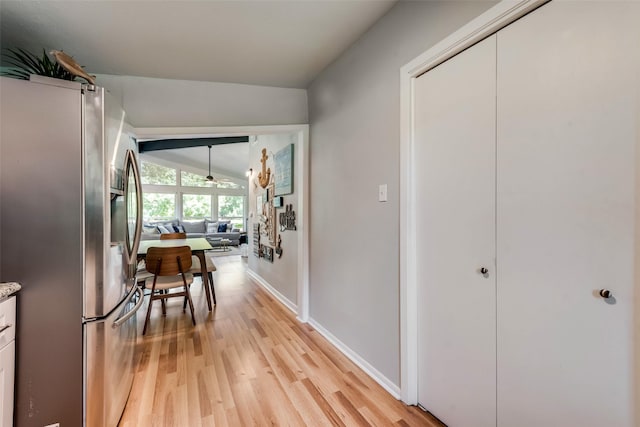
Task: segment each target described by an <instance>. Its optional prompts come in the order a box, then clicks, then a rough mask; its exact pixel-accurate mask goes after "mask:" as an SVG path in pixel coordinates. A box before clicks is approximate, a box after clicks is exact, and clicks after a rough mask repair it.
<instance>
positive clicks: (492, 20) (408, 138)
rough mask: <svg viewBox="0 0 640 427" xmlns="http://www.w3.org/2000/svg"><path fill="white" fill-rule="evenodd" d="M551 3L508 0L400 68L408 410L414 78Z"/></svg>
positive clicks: (414, 335) (413, 400) (413, 358)
mask: <svg viewBox="0 0 640 427" xmlns="http://www.w3.org/2000/svg"><path fill="white" fill-rule="evenodd" d="M548 1H549V0H517V1H514V0H503V1H501V2H500V3H498V4H497V5H495V6H494V7H492V8H491V9H489V10H487V11H486V12H485V13H483V14H482V15H480V16H478V17H477V18H475V19H474V20H472V21H471V22H469V23H468V24H466V25H465V26H463V27H462V28H460V29H459V30H457V31H456V32H454V33H453V34H451V35H450V36H449V37H447V38H445V39H444V40H442V41H441V42H439V43H437V44H436V45H434V46H433V47H431V48H430V49H428V50H427V51H426V52H424V53H423V54H421V55H419V56H418V57H416V58H415V59H413V60H412V61H411V62H409V63H407V64H406V65H404V66H403V67H402V68H401V69H400V170H401V173H400V230H402V232H401V233H400V393H401V398H402V401H403V402H405V403H407V404H409V405H416V404H418V308H419V307H418V300H417V295H418V277H417V272H416V271H417V269H416V266H417V262H418V260H417V255H416V239H417V237H416V221H417V218H416V212H415V206H416V200H417V196H416V192H415V188H416V185H415V170H416V168H417V167H418V165H416V164H415V163H414V156H413V154H414V148H415V147H414V145H415V141H414V132H413V130H414V99H415V94H414V83H415V79H416V78H418V77H419V76H420V75H422V74H424V73H425V72H427V71H429V70H430V69H432V68H434V67H436V66H438V65H439V64H441V63H443V62H444V61H446V60H447V59H449V58H451V57H453V56H455V55H457V54H458V53H460V52H462V51H463V50H465V49H467V48H469V47H471V46H472V45H474V44H476V43H478V42H479V41H481V40H483V39H484V38H486V37H488V36H490V35H492V34H494V33H496V32H497V31H499V30H500V29H501V28H504V27H506V26H507V25H509V24H511V23H512V22H514V21H515V20H517V19H519V18H520V17H522V16H524V15H526V14H527V13H529V12H531V11H532V10H534V9H536V8H538V7H540V6H541V5H543V4H544V3H547V2H548Z"/></svg>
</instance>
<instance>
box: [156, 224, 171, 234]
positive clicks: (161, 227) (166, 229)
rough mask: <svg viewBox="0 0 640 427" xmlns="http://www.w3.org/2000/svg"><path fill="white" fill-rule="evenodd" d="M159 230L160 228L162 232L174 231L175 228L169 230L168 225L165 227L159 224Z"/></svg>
mask: <svg viewBox="0 0 640 427" xmlns="http://www.w3.org/2000/svg"><path fill="white" fill-rule="evenodd" d="M158 230H160V233H163V234H164V233H173V229H171V230H169V229H168V228H167V227H165V226H164V225H159V226H158Z"/></svg>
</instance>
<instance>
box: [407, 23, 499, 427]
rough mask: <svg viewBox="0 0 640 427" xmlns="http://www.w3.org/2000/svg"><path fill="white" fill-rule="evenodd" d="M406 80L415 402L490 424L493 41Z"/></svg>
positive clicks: (449, 419) (457, 418) (454, 420)
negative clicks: (413, 218)
mask: <svg viewBox="0 0 640 427" xmlns="http://www.w3.org/2000/svg"><path fill="white" fill-rule="evenodd" d="M415 84H416V87H415V93H416V100H415V117H414V118H415V156H414V162H415V165H416V166H415V170H416V192H417V193H416V194H417V195H418V196H417V198H416V199H417V205H416V210H417V212H416V214H417V222H418V225H417V235H418V237H417V257H418V272H417V273H418V282H419V284H418V288H419V290H418V293H419V305H420V309H419V325H418V330H419V381H418V382H419V402H420V403H421V404H422V405H423V406H424V407H425V408H426V409H427V410H429V411H430V412H432V413H433V414H434V415H435V416H436V417H438V418H440V419H441V420H443V421H444V422H445V423H446V424H448V425H451V426H474V427H482V426H495V381H496V379H495V375H496V370H495V363H496V362H495V360H496V354H495V327H496V326H495V267H494V263H495V36H494V37H490V38H489V39H486V40H484V41H483V42H481V43H479V44H478V45H476V46H474V47H473V48H472V49H469V50H467V51H465V52H463V53H461V54H459V55H458V56H456V57H454V58H452V59H451V60H449V61H447V62H445V63H444V64H442V65H440V66H438V67H437V68H435V69H433V70H431V71H429V72H428V73H426V74H424V75H422V76H420V77H419V78H418V79H416V83H415ZM481 267H485V268H487V269H488V274H487V275H483V274H481V273H480V271H479V270H480V268H481Z"/></svg>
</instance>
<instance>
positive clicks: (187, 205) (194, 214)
mask: <svg viewBox="0 0 640 427" xmlns="http://www.w3.org/2000/svg"><path fill="white" fill-rule="evenodd" d="M202 218H211V195H210V194H183V195H182V219H202Z"/></svg>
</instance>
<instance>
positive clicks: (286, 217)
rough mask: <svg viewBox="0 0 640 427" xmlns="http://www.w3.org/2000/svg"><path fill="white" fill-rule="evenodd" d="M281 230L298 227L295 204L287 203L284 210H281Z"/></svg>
mask: <svg viewBox="0 0 640 427" xmlns="http://www.w3.org/2000/svg"><path fill="white" fill-rule="evenodd" d="M279 217H280V218H279V220H280V231H285V230H295V229H296V213H295V212H294V211H293V205H287V207H286V208H285V211H284V212H280V215H279Z"/></svg>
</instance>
